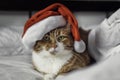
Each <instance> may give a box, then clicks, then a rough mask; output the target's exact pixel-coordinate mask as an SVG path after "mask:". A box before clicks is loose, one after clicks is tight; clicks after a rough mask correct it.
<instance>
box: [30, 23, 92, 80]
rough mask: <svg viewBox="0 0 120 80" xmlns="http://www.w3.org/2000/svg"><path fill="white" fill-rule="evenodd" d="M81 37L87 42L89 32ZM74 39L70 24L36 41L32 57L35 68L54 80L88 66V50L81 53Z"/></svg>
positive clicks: (50, 79)
mask: <svg viewBox="0 0 120 80" xmlns="http://www.w3.org/2000/svg"><path fill="white" fill-rule="evenodd" d="M80 32H82V33H83V34H85V35H86V36H84V35H83V36H81V38H82V39H83V40H84V41H85V42H86V43H87V37H88V34H87V33H85V32H84V31H81V30H80ZM73 43H74V40H73V38H72V35H71V31H70V25H69V24H68V25H66V26H65V27H61V28H57V29H55V30H52V31H50V32H49V33H47V34H46V35H44V37H43V39H42V40H38V41H36V44H35V45H34V47H33V53H32V59H33V64H34V66H35V68H36V69H37V70H38V71H39V72H41V73H43V74H44V80H54V79H55V78H56V77H57V75H59V74H62V73H66V72H69V71H71V70H73V69H78V68H82V67H85V66H87V65H88V64H89V63H90V57H89V55H88V52H87V50H86V51H85V52H84V53H82V54H80V53H77V52H75V51H74V48H73Z"/></svg>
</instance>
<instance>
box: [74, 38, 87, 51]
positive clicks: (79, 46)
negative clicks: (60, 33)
mask: <svg viewBox="0 0 120 80" xmlns="http://www.w3.org/2000/svg"><path fill="white" fill-rule="evenodd" d="M74 49H75V51H76V52H78V53H82V52H84V51H85V49H86V45H85V43H84V41H83V40H80V41H75V42H74Z"/></svg>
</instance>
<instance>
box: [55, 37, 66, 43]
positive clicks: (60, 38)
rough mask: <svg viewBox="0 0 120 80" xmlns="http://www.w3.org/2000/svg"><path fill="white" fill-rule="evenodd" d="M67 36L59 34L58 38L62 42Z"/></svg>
mask: <svg viewBox="0 0 120 80" xmlns="http://www.w3.org/2000/svg"><path fill="white" fill-rule="evenodd" d="M65 38H66V36H59V37H58V38H57V40H58V41H59V42H60V41H62V40H63V39H65Z"/></svg>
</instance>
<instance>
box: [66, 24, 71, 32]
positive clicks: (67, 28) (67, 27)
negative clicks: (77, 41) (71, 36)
mask: <svg viewBox="0 0 120 80" xmlns="http://www.w3.org/2000/svg"><path fill="white" fill-rule="evenodd" d="M65 29H66V30H67V31H68V32H71V25H70V24H69V23H67V24H66V27H65Z"/></svg>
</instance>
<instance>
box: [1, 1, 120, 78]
mask: <svg viewBox="0 0 120 80" xmlns="http://www.w3.org/2000/svg"><path fill="white" fill-rule="evenodd" d="M0 2H1V3H0V4H1V5H0V10H4V11H29V17H31V15H32V11H36V10H40V9H42V8H44V7H46V6H48V5H49V4H52V3H55V2H60V3H63V4H65V5H66V6H67V7H68V8H70V9H71V10H72V11H73V12H74V11H106V12H107V11H112V12H113V14H112V15H109V14H108V15H107V16H106V19H104V20H103V21H102V22H101V23H100V24H99V25H96V26H94V28H89V30H91V32H90V35H89V39H90V38H92V40H91V39H90V40H89V45H90V46H88V47H89V48H90V49H89V52H90V55H91V56H92V57H93V58H94V59H95V60H96V63H94V64H93V65H91V66H89V67H87V68H85V69H82V70H76V71H73V72H70V73H68V74H65V75H62V76H58V77H57V79H56V80H75V79H78V80H119V79H120V76H119V75H120V69H119V68H120V62H119V61H120V36H119V35H117V34H119V33H120V9H119V8H120V2H119V1H117V0H115V1H87V0H85V1H79V0H76V1H64V0H61V1H59V0H58V1H50V2H48V1H42V0H39V1H37V0H36V1H33V0H20V1H18V0H13V1H7V0H4V1H0ZM26 4H27V6H26ZM86 5H87V7H86ZM112 5H114V6H112ZM20 6H21V7H20ZM78 7H79V8H78ZM107 22H109V23H107ZM109 27H110V32H113V34H112V35H110V36H111V37H107V36H109V32H106V30H107V29H109ZM85 29H86V30H88V29H87V28H85ZM100 30H101V31H102V30H103V31H102V32H104V33H106V34H108V35H104V36H105V37H107V38H105V39H106V41H104V39H103V38H102V37H101V39H103V42H102V41H101V40H100V41H98V42H100V44H103V43H112V42H111V41H113V42H114V43H115V44H114V43H113V44H110V45H111V47H110V48H107V49H105V48H106V47H107V45H105V46H101V45H100V44H97V45H92V44H91V43H93V44H95V43H94V42H93V40H95V39H96V38H97V37H96V36H95V35H96V34H98V33H100V32H99V31H100ZM22 31H23V26H0V80H42V75H41V74H40V73H39V72H37V71H36V70H34V68H33V65H32V60H31V52H30V51H29V50H27V49H25V47H24V46H23V44H22V42H21V35H22ZM96 31H97V32H96ZM101 35H102V36H103V34H101ZM101 35H99V34H98V35H97V36H101ZM116 35H117V36H116ZM91 45H92V47H91ZM95 47H102V48H100V50H99V51H95V50H93V49H94V48H95ZM103 48H104V49H105V50H104V49H103ZM106 50H107V51H106Z"/></svg>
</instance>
